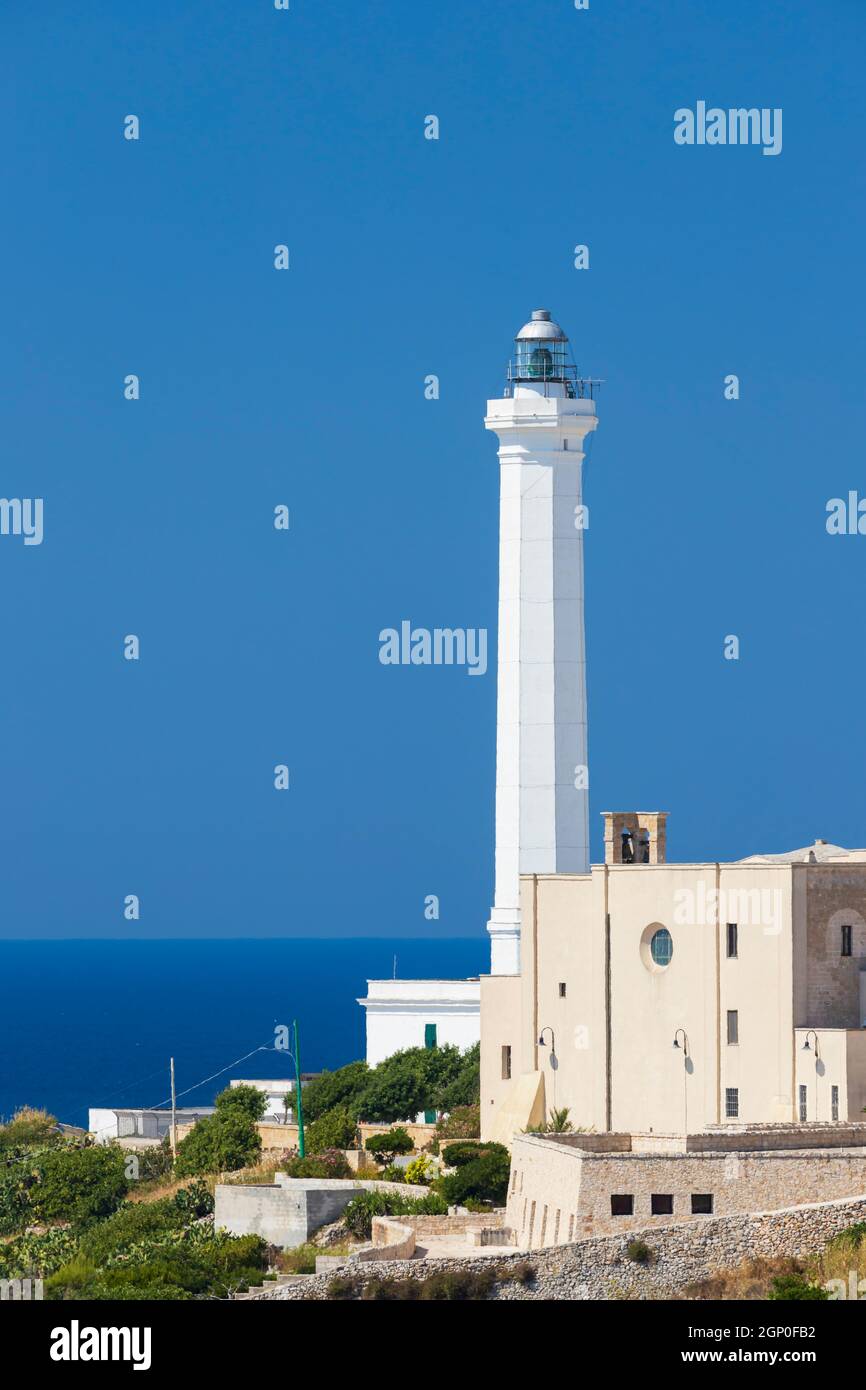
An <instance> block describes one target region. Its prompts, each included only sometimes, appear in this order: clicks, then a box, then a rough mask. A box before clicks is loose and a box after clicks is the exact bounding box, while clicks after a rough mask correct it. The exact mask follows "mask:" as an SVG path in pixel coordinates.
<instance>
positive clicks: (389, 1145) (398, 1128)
mask: <svg viewBox="0 0 866 1390" xmlns="http://www.w3.org/2000/svg"><path fill="white" fill-rule="evenodd" d="M414 1147H415V1143H414V1140H413V1139H412V1136H411V1134H410V1133H409V1131H408V1129H406V1128H404V1126H403V1125H395V1126H394V1128H393V1129H388V1130H386V1131H385V1133H384V1134H371V1135H370V1137H369V1139H368V1140H367V1143H366V1145H365V1148H366V1149H367V1152H368V1153H371V1154H381V1155H383V1156H387V1157H388V1158H393V1157H394V1155H395V1154H410V1153H411V1152H412V1150H413V1149H414Z"/></svg>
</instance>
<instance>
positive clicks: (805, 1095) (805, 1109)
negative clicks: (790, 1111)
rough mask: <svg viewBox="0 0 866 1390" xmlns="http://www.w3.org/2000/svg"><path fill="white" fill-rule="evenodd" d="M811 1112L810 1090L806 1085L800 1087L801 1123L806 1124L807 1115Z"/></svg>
mask: <svg viewBox="0 0 866 1390" xmlns="http://www.w3.org/2000/svg"><path fill="white" fill-rule="evenodd" d="M808 1113H809V1092H808V1091H807V1090H806V1087H805V1086H801V1087H800V1123H801V1124H805V1122H806V1116H807V1115H808Z"/></svg>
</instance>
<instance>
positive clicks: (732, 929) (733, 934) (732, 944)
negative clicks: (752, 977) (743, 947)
mask: <svg viewBox="0 0 866 1390" xmlns="http://www.w3.org/2000/svg"><path fill="white" fill-rule="evenodd" d="M727 955H728V960H736V959H737V924H736V922H729V923H728V940H727Z"/></svg>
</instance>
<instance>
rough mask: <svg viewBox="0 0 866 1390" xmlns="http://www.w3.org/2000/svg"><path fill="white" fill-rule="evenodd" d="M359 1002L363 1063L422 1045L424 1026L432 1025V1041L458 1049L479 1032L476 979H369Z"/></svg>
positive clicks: (474, 1040)
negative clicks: (363, 1032) (364, 1017)
mask: <svg viewBox="0 0 866 1390" xmlns="http://www.w3.org/2000/svg"><path fill="white" fill-rule="evenodd" d="M358 1003H359V1004H360V1005H361V1007H362V1008H363V1009H364V1010H365V1012H366V1015H367V1062H368V1064H369V1065H370V1066H371V1067H375V1066H377V1065H378V1063H379V1062H382V1061H384V1059H385V1058H386V1057H390V1056H391V1055H392V1053H394V1052H400V1051H401V1050H402V1049H403V1048H407V1047H423V1046H424V1030H425V1027H426V1025H427V1024H428V1023H435V1024H436V1042H437V1044H438V1045H439V1046H440V1047H441V1046H444V1045H445V1044H446V1043H453V1044H454V1045H455V1046H456V1047H459V1048H460V1049H461V1051H463V1050H465V1049H466V1048H467V1047H472V1046H473V1045H474V1044H475V1043H477V1042H478V1040H479V1038H480V1036H481V986H480V983H479V981H478V980H368V981H367V997H366V998H365V999H359V1000H358Z"/></svg>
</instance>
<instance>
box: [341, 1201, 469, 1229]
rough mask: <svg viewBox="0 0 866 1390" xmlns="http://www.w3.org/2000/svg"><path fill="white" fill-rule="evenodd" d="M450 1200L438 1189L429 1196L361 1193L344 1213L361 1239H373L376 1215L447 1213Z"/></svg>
mask: <svg viewBox="0 0 866 1390" xmlns="http://www.w3.org/2000/svg"><path fill="white" fill-rule="evenodd" d="M447 1214H448V1203H447V1202H445V1201H443V1199H442V1198H441V1197H440V1196H438V1194H436V1193H434V1192H430V1193H428V1194H427V1195H426V1196H425V1197H409V1196H404V1195H403V1193H402V1192H377V1191H373V1192H361V1193H359V1194H358V1196H357V1197H354V1198H353V1199H352V1201H351V1202H350V1203H349V1205H348V1206H347V1207H346V1210H345V1212H344V1213H343V1220H344V1222H345V1224H346V1228H347V1229H348V1230H349V1231H351V1232H352V1235H354V1236H357V1237H358V1239H359V1240H369V1239H370V1236H371V1235H372V1232H373V1217H374V1216H447Z"/></svg>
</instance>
